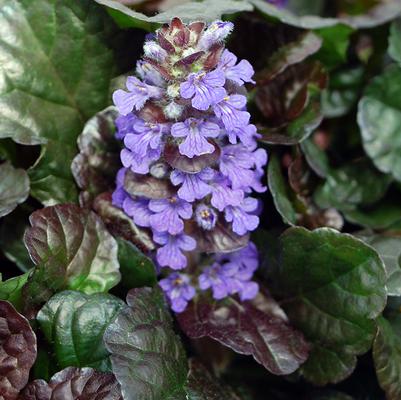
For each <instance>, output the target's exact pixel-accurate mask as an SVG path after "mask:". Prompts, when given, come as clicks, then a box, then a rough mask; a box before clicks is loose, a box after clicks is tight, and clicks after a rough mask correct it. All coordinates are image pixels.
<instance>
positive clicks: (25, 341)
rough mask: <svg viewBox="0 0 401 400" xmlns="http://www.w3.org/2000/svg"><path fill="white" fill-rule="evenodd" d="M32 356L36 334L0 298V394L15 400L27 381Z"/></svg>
mask: <svg viewBox="0 0 401 400" xmlns="http://www.w3.org/2000/svg"><path fill="white" fill-rule="evenodd" d="M35 358H36V336H35V334H34V332H33V330H32V328H31V326H30V325H29V322H28V321H27V320H26V319H25V318H24V317H23V316H22V315H20V314H19V313H18V312H17V311H16V310H15V308H14V307H13V306H12V305H11V304H10V303H9V302H7V301H3V300H0V395H1V396H2V399H4V400H15V399H17V397H18V393H19V392H20V390H21V389H22V388H23V387H24V386H25V385H26V384H27V383H28V379H29V371H30V369H31V367H32V365H33V363H34V362H35Z"/></svg>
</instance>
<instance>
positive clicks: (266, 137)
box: [0, 0, 401, 400]
mask: <svg viewBox="0 0 401 400" xmlns="http://www.w3.org/2000/svg"><path fill="white" fill-rule="evenodd" d="M272 3H275V2H273V1H272V2H267V1H264V0H219V1H211V0H204V1H199V2H190V1H185V0H184V1H177V0H160V1H140V0H139V1H117V0H97V1H94V0H78V1H76V0H63V1H61V0H36V1H33V0H0V272H1V275H0V399H4V400H15V399H21V400H50V399H65V400H70V399H71V400H72V399H80V400H86V399H88V400H89V399H91V400H92V399H99V400H100V399H102V400H106V399H110V400H122V399H124V400H137V399H139V400H166V399H169V400H176V399H177V400H178V399H190V400H214V399H216V400H217V399H227V400H238V399H243V400H259V399H272V400H291V399H305V400H319V399H320V400H323V399H325V400H380V399H388V400H399V399H400V398H401V308H400V307H401V3H400V2H399V1H398V0H387V1H385V0H383V1H381V0H353V1H345V0H335V1H331V0H330V1H329V0H318V1H313V2H311V1H309V0H288V1H287V2H276V3H279V4H272ZM173 17H179V18H181V20H182V21H184V22H186V23H187V22H191V21H199V20H202V21H204V22H206V23H207V22H211V21H214V20H216V19H223V20H227V21H231V22H233V23H234V30H233V32H232V34H231V36H230V38H229V39H228V41H227V43H226V46H227V48H228V49H229V50H230V51H232V52H233V53H235V54H236V55H237V56H238V58H239V59H246V60H248V61H249V62H250V63H251V64H252V66H253V67H254V69H255V76H254V80H255V83H254V84H252V83H249V84H248V83H247V84H246V88H247V90H248V94H247V99H248V106H247V107H248V111H249V112H250V114H251V121H252V123H253V124H255V125H256V127H257V129H258V132H259V133H260V135H261V137H260V138H259V146H260V147H263V148H264V149H265V150H266V151H267V153H268V158H269V160H268V165H267V167H266V169H265V171H264V176H263V183H264V184H265V185H267V187H268V190H267V192H265V193H260V194H257V195H256V197H258V199H259V200H260V201H261V203H263V211H262V213H261V215H260V225H259V228H258V229H257V230H256V231H254V232H252V234H251V239H252V241H253V242H254V243H255V244H256V246H257V248H258V251H259V257H260V266H259V269H258V270H257V272H256V275H255V280H256V281H257V283H258V284H259V288H260V290H259V293H258V295H257V296H256V297H255V298H254V299H253V300H248V301H244V302H241V301H240V299H239V297H238V296H236V295H232V296H230V297H227V298H225V299H223V300H215V299H213V298H212V296H211V295H210V294H209V293H206V292H205V293H202V294H198V295H197V296H196V297H195V298H194V299H193V300H192V301H191V302H190V303H189V304H188V307H187V308H186V309H185V311H183V312H180V313H174V312H172V311H171V310H170V307H169V304H168V302H167V301H166V299H165V297H164V295H163V292H162V291H161V290H160V288H159V285H158V283H157V282H158V279H159V274H158V273H159V271H158V268H156V266H155V258H154V250H155V248H156V245H155V242H154V241H153V238H152V235H151V233H150V230H149V229H146V228H141V227H140V226H137V225H136V224H135V223H134V222H133V220H132V219H131V218H130V217H128V216H127V215H126V214H125V213H124V212H123V211H122V210H121V209H119V208H116V207H115V206H113V204H112V197H111V194H112V192H113V190H114V189H115V175H116V173H117V171H118V169H119V168H120V160H119V153H120V150H121V143H120V142H119V141H118V140H117V139H116V138H115V125H114V121H115V119H116V117H117V110H116V109H115V107H113V106H112V100H111V98H112V93H113V91H114V90H116V89H118V88H121V87H123V84H124V81H125V79H126V76H127V75H129V74H131V75H132V72H133V66H134V65H135V63H136V61H137V60H139V59H140V58H141V57H142V55H143V50H142V46H143V42H144V40H145V36H146V35H147V34H148V33H151V32H153V31H154V30H155V29H157V28H159V27H160V26H161V24H163V23H168V22H170V21H171V19H172V18H173ZM170 156H171V157H172V158H174V157H176V155H170ZM172 162H173V161H172ZM174 162H176V159H174ZM126 190H127V191H129V192H130V193H132V194H133V195H138V194H142V193H159V192H160V191H163V190H164V191H167V190H168V188H164V187H162V188H161V187H160V185H159V183H158V182H156V181H152V180H147V181H146V182H144V181H143V180H140V179H138V178H137V177H135V176H133V177H131V178H130V180H129V182H128V183H127V185H126ZM222 238H223V239H222ZM233 242H235V243H234V244H235V246H238V247H241V246H243V245H244V243H243V242H242V241H241V240H240V239H239V238H237V237H235V238H233V237H230V236H229V235H228V234H227V232H226V230H224V226H222V227H219V230H218V231H217V233H216V234H215V235H214V236H213V237H212V238H210V240H209V241H205V243H204V244H203V246H204V247H205V251H208V250H209V251H212V250H210V249H211V248H213V249H217V250H218V251H224V249H225V248H226V246H233V245H234V244H233ZM208 246H209V247H208Z"/></svg>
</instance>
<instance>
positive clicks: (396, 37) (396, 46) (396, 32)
mask: <svg viewBox="0 0 401 400" xmlns="http://www.w3.org/2000/svg"><path fill="white" fill-rule="evenodd" d="M388 52H389V54H390V57H391V58H392V59H393V60H395V61H397V62H398V63H400V64H401V18H399V19H397V20H395V21H394V22H393V23H392V24H391V30H390V37H389V48H388Z"/></svg>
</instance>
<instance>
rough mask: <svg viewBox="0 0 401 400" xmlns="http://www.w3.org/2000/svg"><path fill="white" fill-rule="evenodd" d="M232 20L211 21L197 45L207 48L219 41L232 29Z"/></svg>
mask: <svg viewBox="0 0 401 400" xmlns="http://www.w3.org/2000/svg"><path fill="white" fill-rule="evenodd" d="M233 28H234V24H233V23H232V22H223V21H215V22H212V23H211V24H210V25H209V26H208V28H207V29H206V31H205V32H204V33H203V35H202V37H201V38H200V40H199V43H198V47H199V48H200V49H202V50H209V49H210V47H212V46H213V45H214V44H216V43H221V42H222V41H223V40H224V39H225V38H226V37H227V36H228V35H229V34H230V33H231V31H232V30H233Z"/></svg>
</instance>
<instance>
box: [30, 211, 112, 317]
mask: <svg viewBox="0 0 401 400" xmlns="http://www.w3.org/2000/svg"><path fill="white" fill-rule="evenodd" d="M30 223H31V225H32V227H31V228H30V229H28V230H27V231H26V233H25V237H24V241H25V245H26V247H27V248H28V251H29V254H30V256H31V258H32V260H33V262H34V263H35V264H37V267H36V268H35V270H34V272H33V274H32V275H31V276H30V277H29V279H28V282H27V284H26V285H25V287H24V293H25V298H24V305H25V307H24V309H25V311H26V312H28V313H29V311H28V310H31V311H32V310H33V308H35V307H36V306H38V305H40V303H41V302H44V301H47V300H48V298H49V297H50V296H51V295H52V294H53V293H55V292H57V291H60V290H64V289H72V290H79V291H82V292H84V293H87V294H92V293H98V292H107V291H108V290H109V289H111V288H112V287H113V286H115V285H116V284H117V283H118V282H119V280H120V272H119V264H118V258H117V250H118V246H117V243H116V241H115V239H114V238H113V237H112V236H111V235H110V233H109V232H108V231H107V230H106V228H105V226H104V224H103V222H102V221H101V220H100V218H99V217H98V216H97V215H96V214H95V213H93V212H92V211H89V210H85V209H82V208H80V207H78V206H76V205H74V204H63V205H57V206H52V207H46V208H43V209H41V210H37V211H35V212H34V213H33V214H31V216H30ZM29 314H30V313H29Z"/></svg>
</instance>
